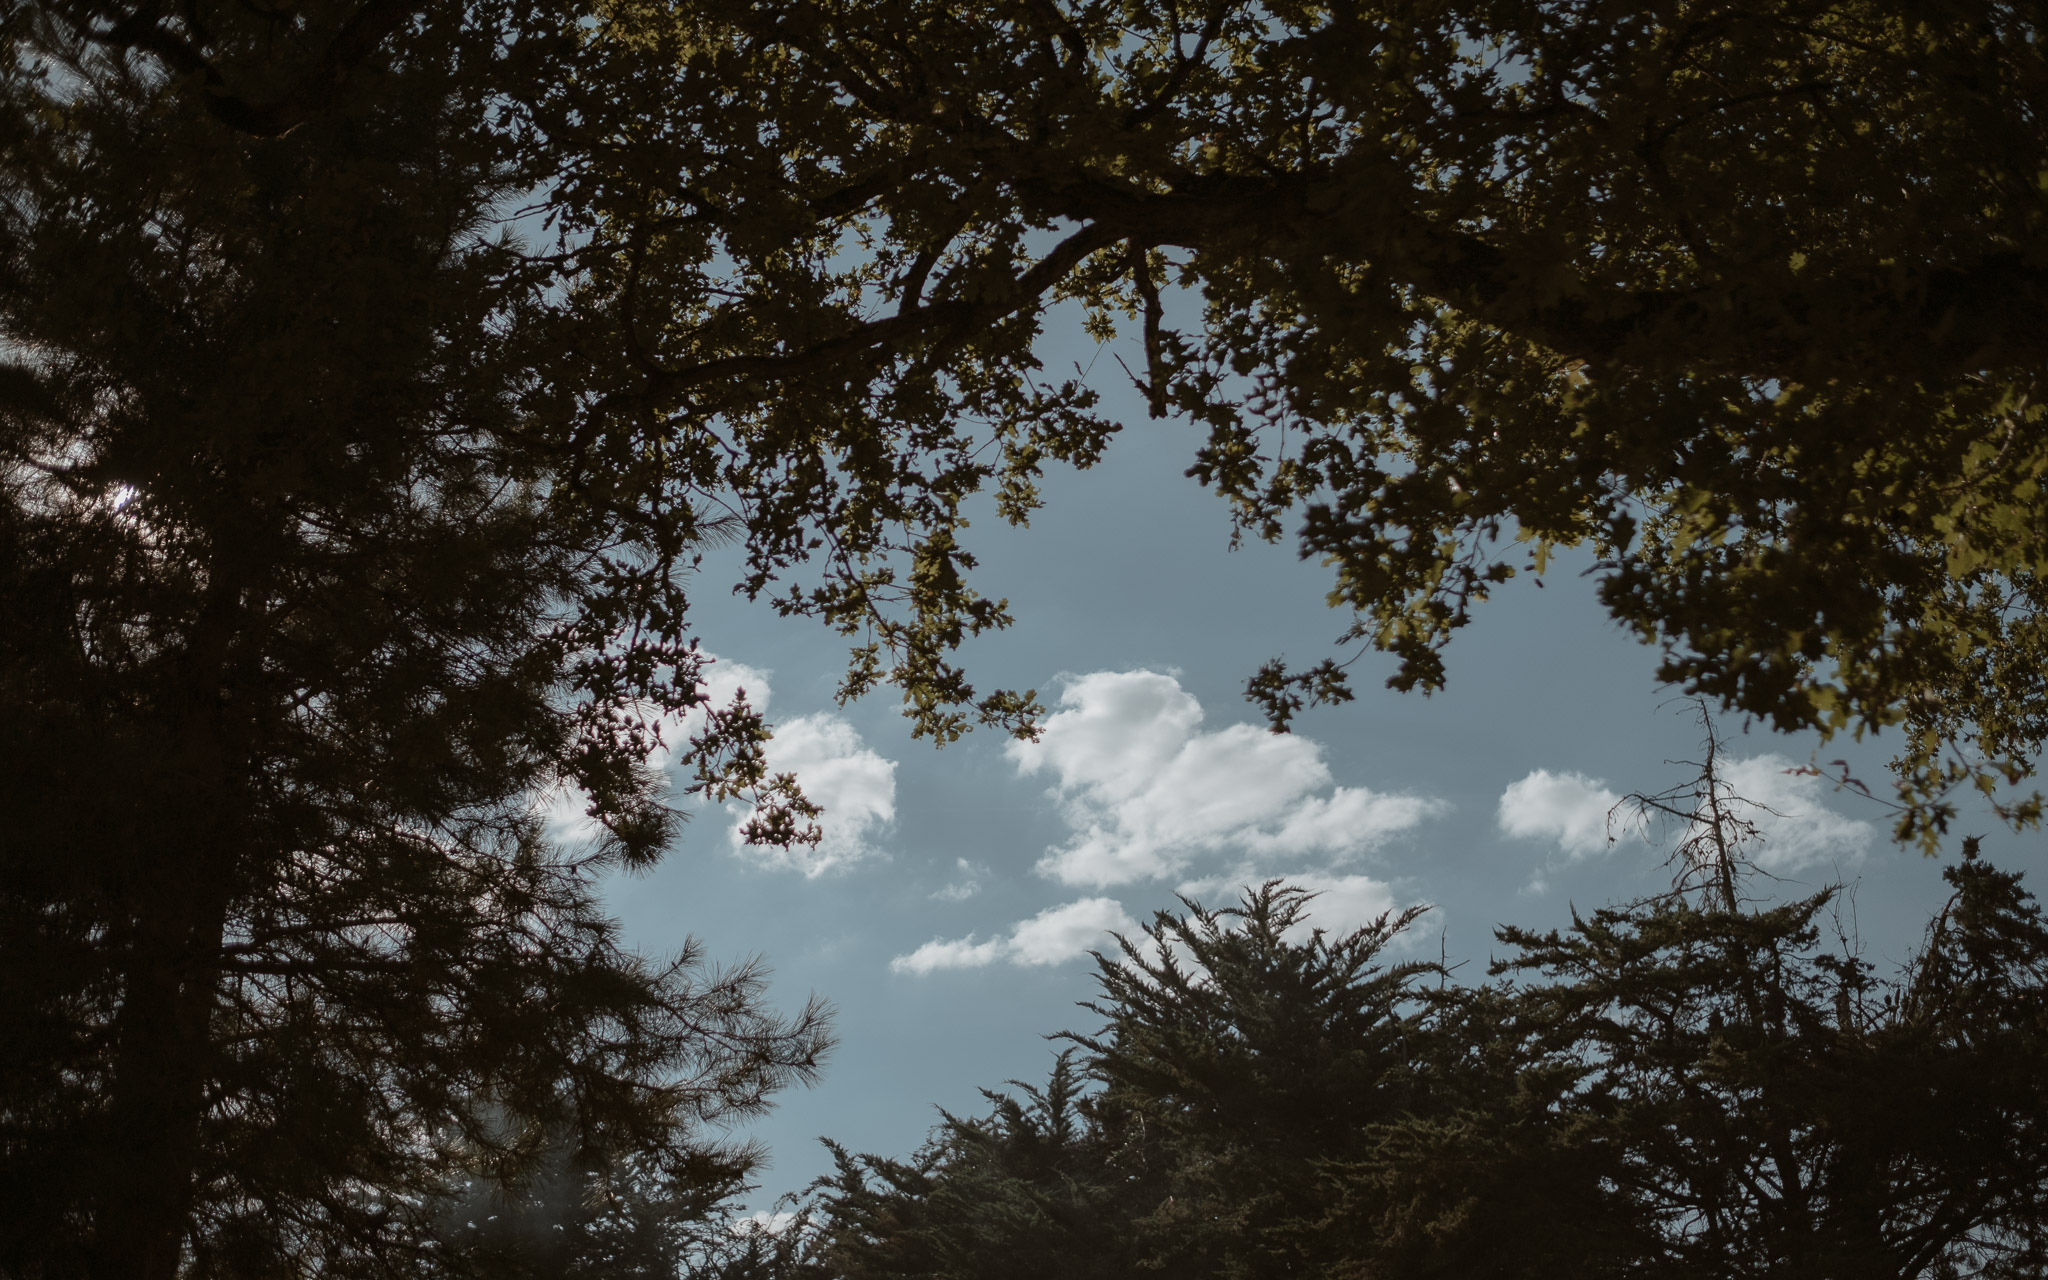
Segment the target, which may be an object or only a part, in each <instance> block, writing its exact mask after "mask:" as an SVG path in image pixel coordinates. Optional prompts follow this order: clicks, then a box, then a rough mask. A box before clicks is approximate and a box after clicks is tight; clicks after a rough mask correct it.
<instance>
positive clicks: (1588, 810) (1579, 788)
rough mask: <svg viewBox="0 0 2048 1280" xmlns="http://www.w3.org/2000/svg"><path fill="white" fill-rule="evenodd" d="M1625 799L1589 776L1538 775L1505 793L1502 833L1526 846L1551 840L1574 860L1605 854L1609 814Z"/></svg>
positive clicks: (1544, 771)
mask: <svg viewBox="0 0 2048 1280" xmlns="http://www.w3.org/2000/svg"><path fill="white" fill-rule="evenodd" d="M1619 803H1621V797H1620V796H1618V795H1616V794H1614V792H1612V791H1610V790H1608V788H1607V784H1606V783H1605V782H1604V781H1602V780H1600V779H1597V778H1589V777H1587V776H1586V775H1585V774H1583V773H1552V772H1551V771H1550V770H1548V769H1537V770H1535V771H1534V772H1532V773H1531V774H1530V775H1529V776H1528V777H1526V778H1523V779H1522V780H1521V781H1520V782H1512V783H1509V784H1508V788H1507V790H1505V791H1503V792H1501V793H1500V812H1499V822H1500V829H1501V831H1502V832H1503V833H1505V834H1507V835H1510V836H1515V837H1518V838H1520V839H1523V840H1548V841H1553V842H1555V843H1556V845H1557V847H1558V849H1559V851H1561V852H1563V853H1564V854H1566V855H1568V856H1569V857H1570V858H1571V859H1572V860H1574V861H1577V860H1578V859H1580V858H1585V857H1590V856H1591V855H1593V854H1596V853H1601V852H1604V851H1605V850H1606V848H1607V846H1608V839H1607V814H1608V811H1609V810H1611V809H1613V808H1614V806H1615V805H1617V804H1619Z"/></svg>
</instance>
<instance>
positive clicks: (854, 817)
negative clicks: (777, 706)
mask: <svg viewBox="0 0 2048 1280" xmlns="http://www.w3.org/2000/svg"><path fill="white" fill-rule="evenodd" d="M766 754H767V757H768V769H769V772H770V773H793V774H795V775H796V780H797V783H798V785H800V786H801V787H802V788H803V790H804V795H805V796H806V797H808V798H809V799H810V800H811V802H812V803H814V804H816V805H818V806H819V807H820V808H822V809H823V810H824V813H823V815H822V816H820V817H819V819H818V825H819V826H820V827H821V828H823V830H824V833H825V838H824V839H823V840H821V841H819V843H818V844H817V845H816V846H814V847H813V846H805V845H797V846H795V847H793V848H790V849H778V848H775V847H773V846H768V845H749V844H747V843H746V837H745V836H744V835H743V834H742V832H743V831H744V829H745V827H746V825H747V820H748V819H749V818H751V817H752V816H753V810H752V808H751V807H748V806H744V805H733V806H732V812H733V824H732V843H733V848H734V849H735V850H736V851H738V852H740V853H743V854H746V855H747V856H749V857H752V858H754V859H756V860H758V861H760V862H762V863H764V864H767V865H770V866H781V867H790V868H793V869H796V870H799V871H802V872H803V873H804V874H805V875H807V876H817V875H822V874H824V873H825V872H826V871H829V870H831V869H832V868H834V867H840V866H844V865H846V864H847V863H850V862H857V861H859V860H860V859H862V858H866V857H871V856H873V855H874V854H875V853H876V852H877V849H876V847H875V845H874V844H873V842H872V840H871V837H873V836H874V835H876V834H878V833H880V832H881V831H882V830H883V829H885V828H887V827H888V826H889V825H890V824H891V823H893V822H895V821H896V762H895V761H894V760H887V759H884V758H883V757H882V756H881V755H879V754H877V753H876V752H875V751H874V750H873V749H872V748H870V747H869V746H868V745H867V744H866V743H865V742H863V741H861V736H860V732H859V731H858V730H856V729H855V728H854V727H853V726H852V725H850V724H848V723H847V722H846V721H845V720H843V719H841V718H840V717H838V716H835V715H832V714H830V713H820V714H818V715H809V716H798V717H797V718H796V719H794V720H790V721H786V722H784V723H781V724H778V725H776V726H775V737H774V738H772V739H771V740H770V741H769V743H768V746H767V751H766Z"/></svg>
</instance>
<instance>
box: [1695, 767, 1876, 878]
mask: <svg viewBox="0 0 2048 1280" xmlns="http://www.w3.org/2000/svg"><path fill="white" fill-rule="evenodd" d="M1797 767H1798V766H1796V765H1795V764H1794V763H1793V762H1792V761H1790V760H1788V759H1786V758H1785V757H1784V756H1781V755H1776V754H1767V755H1760V756H1748V757H1745V758H1743V759H1739V760H1733V761H1730V762H1729V763H1728V764H1726V765H1725V766H1723V768H1722V770H1721V777H1722V779H1723V780H1724V781H1725V782H1726V783H1727V784H1728V788H1729V790H1730V791H1732V792H1733V793H1734V794H1736V795H1738V796H1741V797H1742V798H1743V799H1745V800H1748V801H1749V802H1750V803H1752V804H1756V805H1761V806H1763V807H1762V808H1761V809H1754V810H1750V811H1747V812H1746V813H1744V815H1743V816H1744V817H1745V818H1747V819H1748V820H1749V821H1751V822H1754V823H1755V824H1756V826H1757V830H1758V831H1759V832H1760V833H1761V834H1762V836H1763V843H1762V844H1761V845H1760V846H1759V847H1758V848H1757V849H1756V850H1755V851H1754V856H1755V858H1756V864H1757V865H1758V866H1759V867H1762V868H1763V869H1764V870H1766V871H1772V872H1781V873H1782V872H1792V871H1799V870H1803V869H1804V868H1807V867H1811V866H1815V865H1817V864H1821V863H1836V862H1856V861H1858V860H1860V859H1861V858H1862V857H1863V855H1864V854H1866V853H1868V852H1869V851H1870V847H1871V846H1872V845H1874V844H1876V843H1877V841H1878V839H1879V832H1878V829H1877V827H1876V825H1875V824H1874V823H1869V822H1864V821H1862V820H1861V819H1858V818H1850V817H1845V816H1844V815H1842V814H1840V813H1837V812H1835V811H1834V810H1833V809H1831V808H1829V807H1828V806H1827V804H1826V802H1825V801H1824V800H1823V799H1822V797H1823V796H1825V795H1826V794H1827V793H1828V789H1829V786H1830V784H1829V783H1828V781H1827V780H1826V779H1824V778H1817V777H1814V776H1813V775H1811V774H1807V775H1800V774H1795V773H1791V772H1789V770H1791V769H1794V768H1797Z"/></svg>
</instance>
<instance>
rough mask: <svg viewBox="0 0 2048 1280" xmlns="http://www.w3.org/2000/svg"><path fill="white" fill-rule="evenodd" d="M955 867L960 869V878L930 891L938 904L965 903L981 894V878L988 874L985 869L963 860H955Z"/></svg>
mask: <svg viewBox="0 0 2048 1280" xmlns="http://www.w3.org/2000/svg"><path fill="white" fill-rule="evenodd" d="M955 865H956V866H958V867H959V868H960V876H961V878H960V879H958V880H955V881H954V882H953V883H951V884H949V885H946V886H944V887H942V888H939V889H934V890H932V894H931V896H932V897H933V898H936V899H937V900H939V901H940V902H965V901H967V900H968V899H969V898H971V897H973V896H974V895H975V894H977V893H980V892H981V880H982V877H983V876H985V875H987V874H988V872H987V871H986V869H984V868H982V867H977V866H975V865H974V864H973V863H971V862H969V861H968V860H967V859H965V858H959V859H956V860H955Z"/></svg>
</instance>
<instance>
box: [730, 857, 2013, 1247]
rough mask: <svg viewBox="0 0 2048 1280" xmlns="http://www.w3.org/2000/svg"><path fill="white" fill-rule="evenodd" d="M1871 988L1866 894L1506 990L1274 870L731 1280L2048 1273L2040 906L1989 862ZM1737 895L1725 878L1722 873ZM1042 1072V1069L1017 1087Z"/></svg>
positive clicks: (1960, 883)
mask: <svg viewBox="0 0 2048 1280" xmlns="http://www.w3.org/2000/svg"><path fill="white" fill-rule="evenodd" d="M1946 877H1947V880H1948V883H1949V886H1950V888H1951V890H1952V895H1951V896H1950V897H1949V899H1948V901H1947V902H1946V904H1945V905H1944V906H1943V907H1942V908H1941V910H1940V911H1939V913H1938V914H1937V915H1936V916H1935V918H1934V919H1933V921H1932V923H1931V924H1930V925H1929V926H1928V930H1927V935H1926V938H1925V942H1924V946H1923V947H1922V948H1921V950H1920V951H1919V953H1918V954H1917V955H1916V956H1915V957H1914V958H1913V959H1912V960H1911V962H1910V963H1908V964H1906V965H1904V966H1903V967H1902V968H1901V969H1900V970H1899V971H1898V972H1896V973H1894V974H1890V975H1887V976H1879V975H1878V974H1876V973H1875V972H1874V971H1873V968H1872V966H1871V965H1870V964H1869V963H1867V962H1865V961H1863V960H1862V959H1860V958H1858V957H1857V956H1855V955H1854V954H1852V953H1851V952H1850V951H1849V950H1848V949H1847V948H1846V947H1845V946H1843V945H1842V944H1841V942H1840V940H1839V938H1838V936H1837V935H1836V934H1835V933H1834V928H1835V927H1836V926H1837V925H1839V923H1840V921H1839V918H1838V908H1839V906H1840V902H1841V899H1840V895H1839V893H1838V891H1837V890H1835V889H1832V888H1831V889H1827V890H1823V891H1822V892H1819V893H1815V894H1813V895H1811V896H1808V897H1804V898H1801V899H1798V900H1796V901H1791V902H1785V903H1781V904H1776V905H1756V904H1749V903H1745V902H1744V901H1743V900H1741V898H1740V897H1739V896H1735V897H1731V896H1729V895H1728V894H1727V891H1726V890H1727V886H1726V885H1725V884H1723V883H1722V882H1720V881H1718V880H1715V881H1713V882H1711V883H1707V884H1704V885H1697V886H1693V887H1691V888H1686V889H1680V890H1677V891H1674V892H1672V893H1670V894H1667V895H1663V896H1659V897H1655V898H1651V899H1648V900H1644V901H1638V902H1634V903H1630V904H1627V905H1623V906H1616V907H1609V908H1605V909H1602V910H1599V911H1596V912H1594V913H1592V914H1591V915H1586V916H1578V915H1576V914H1575V915H1574V918H1573V922H1572V925H1571V926H1570V927H1569V928H1567V929H1562V930H1555V931H1533V930H1525V929H1519V928H1504V929H1502V930H1500V931H1499V935H1498V936H1499V940H1500V942H1501V944H1502V945H1503V948H1504V951H1505V958H1503V959H1499V960H1497V961H1495V962H1494V964H1493V966H1492V968H1491V970H1490V971H1489V974H1490V977H1489V980H1485V981H1477V982H1460V981H1456V980H1454V978H1455V975H1454V974H1453V973H1451V972H1450V971H1449V970H1447V969H1446V968H1445V967H1444V966H1443V965H1442V964H1439V963H1435V962H1432V961H1429V960H1425V959H1418V958H1415V957H1416V955H1417V952H1418V951H1419V950H1420V948H1419V947H1418V946H1416V945H1415V940H1414V939H1413V938H1412V937H1410V936H1409V933H1408V930H1409V929H1410V926H1411V925H1412V924H1413V923H1414V921H1415V918H1416V915H1417V914H1418V913H1417V912H1415V911H1409V912H1406V913H1403V914H1399V915H1394V916H1391V917H1383V918H1381V919H1380V920H1379V921H1377V922H1375V923H1373V924H1371V925H1369V926H1367V927H1365V928H1362V929H1359V930H1357V931H1355V932H1352V933H1348V934H1343V935H1341V936H1336V935H1331V934H1327V933H1324V932H1322V931H1319V930H1314V929H1311V928H1309V927H1308V923H1307V912H1308V909H1309V907H1310V901H1309V895H1307V894H1305V893H1304V892H1302V891H1301V890H1299V889H1296V888H1292V887H1289V886H1286V885H1282V884H1279V883H1277V882H1274V883H1268V884H1265V885H1263V886H1260V887H1258V888H1256V889H1251V890H1248V891H1247V892H1246V894H1245V896H1244V898H1243V900H1242V901H1241V902H1239V903H1238V904H1236V905H1234V906H1230V907H1226V908H1222V909H1218V910H1210V909H1207V908H1204V907H1201V906H1199V905H1196V904H1194V903H1192V902H1190V903H1187V904H1186V909H1185V910H1184V911H1180V912H1174V913H1167V912H1161V913H1159V915H1158V916H1157V917H1156V919H1155V921H1154V922H1153V923H1152V924H1150V925H1148V926H1146V927H1145V928H1144V932H1143V935H1142V936H1139V937H1135V938H1130V939H1126V940H1124V941H1123V945H1122V946H1121V949H1120V951H1119V952H1118V953H1117V954H1113V955H1104V956H1101V957H1099V958H1098V964H1099V971H1098V973H1097V975H1096V981H1097V983H1098V984H1099V994H1098V996H1097V998H1096V999H1095V1000H1094V1001H1093V1002H1092V1003H1090V1004H1088V1005H1086V1006H1085V1007H1086V1008H1087V1009H1088V1010H1090V1011H1091V1012H1093V1013H1094V1014H1096V1015H1098V1016H1099V1017H1100V1019H1101V1025H1100V1027H1099V1028H1098V1029H1096V1030H1094V1031H1092V1032H1088V1033H1072V1032H1066V1033H1062V1034H1061V1036H1060V1037H1059V1038H1060V1039H1063V1040H1065V1041H1066V1042H1067V1043H1066V1047H1065V1049H1064V1050H1063V1051H1062V1052H1061V1053H1060V1055H1059V1057H1058V1059H1057V1061H1056V1062H1055V1064H1054V1066H1053V1069H1052V1073H1051V1076H1050V1078H1049V1079H1047V1080H1046V1082H1045V1083H1044V1084H1043V1085H1029V1084H1016V1090H1017V1091H1016V1092H1014V1093H996V1092H989V1093H987V1097H988V1099H989V1102H990V1109H989V1111H988V1112H987V1113H986V1114H983V1115H978V1116H973V1117H960V1116H953V1115H946V1116H945V1120H944V1123H943V1124H942V1125H941V1126H940V1127H939V1128H938V1130H937V1131H936V1132H935V1134H934V1135H933V1137H932V1139H931V1141H930V1143H929V1144H928V1145H927V1146H926V1147H925V1148H924V1149H923V1150H922V1151H920V1152H918V1153H917V1154H916V1155H915V1156H914V1157H913V1158H910V1159H890V1158H885V1157H880V1156H873V1155H854V1154H851V1153H849V1152H847V1151H845V1150H843V1149H841V1148H837V1147H835V1148H834V1155H835V1157H836V1159H837V1164H838V1168H837V1172H836V1173H835V1174H834V1175H833V1176H831V1177H830V1178H827V1179H824V1180H822V1181H821V1182H820V1183H819V1184H818V1185H817V1186H816V1187H815V1188H813V1193H812V1195H811V1196H810V1198H809V1199H808V1200H807V1202H806V1203H805V1204H804V1206H803V1207H802V1209H801V1211H800V1213H799V1215H798V1217H797V1219H796V1220H795V1222H794V1223H793V1224H792V1225H791V1226H790V1227H789V1228H788V1229H787V1230H785V1231H783V1232H782V1233H781V1234H780V1235H779V1236H770V1235H768V1234H766V1233H756V1234H754V1235H751V1236H749V1237H748V1238H746V1239H745V1240H744V1241H743V1242H742V1243H741V1244H740V1245H739V1246H738V1247H737V1250H736V1255H735V1256H733V1257H731V1258H729V1259H728V1260H726V1262H725V1263H724V1264H723V1265H722V1266H720V1267H717V1268H714V1272H715V1273H716V1274H718V1275H720V1276H722V1277H725V1278H726V1280H737V1278H738V1277H776V1278H777V1280H828V1278H831V1280H882V1278H883V1277H912V1276H916V1277H932V1278H933V1280H938V1278H941V1277H944V1278H949V1280H951V1278H957V1280H1003V1278H1005V1277H1017V1278H1018V1280H1024V1278H1026V1277H1033V1278H1035V1277H1045V1276H1062V1277H1076V1278H1087V1277H1102V1278H1103V1280H1109V1278H1111V1277H1127V1276H1136V1275H1145V1274H1160V1275H1168V1276H1175V1277H1191V1276H1202V1277H1209V1276H1213V1277H1247V1278H1249V1277H1283V1276H1285V1277H1308V1276H1315V1277H1333V1278H1334V1277H1356V1278H1360V1280H1363V1278H1365V1277H1401V1278H1403V1280H1407V1278H1420V1277H1435V1276H1442V1277H1472V1276H1499V1277H1509V1276H1513V1277H1530V1278H1531V1280H1533V1278H1535V1277H1573V1278H1575V1280H1584V1278H1587V1277H1602V1276H1632V1277H1648V1276H1655V1277H1674V1278H1676V1277H1700V1278H1701V1280H1705V1278H1707V1277H1713V1278H1715V1280H1729V1278H1731V1277H1766V1276H1767V1277H1771V1278H1772V1280H1795V1278H1796V1280H1806V1278H1809V1277H1811V1278H1813V1280H1820V1278H1823V1277H1827V1278H1844V1280H1846V1278H1848V1277H1859V1278H1868V1277H1901V1278H1904V1277H1947V1276H1983V1277H2015V1278H2017V1277H2022V1276H2039V1275H2041V1274H2042V1272H2043V1267H2044V1265H2048V1129H2044V1125H2048V1072H2044V1071H2043V1069H2042V1068H2043V1065H2044V1063H2048V923H2044V921H2043V919H2042V915H2041V911H2040V908H2039V906H2038V904H2037V903H2036V902H2035V901H2034V899H2033V898H2032V897H2031V896H2030V895H2029V894H2028V893H2027V892H2026V891H2025V890H2024V889H2023V888H2022V887H2021V884H2020V877H2019V876H2017V875H2014V874H2011V873H2008V872H2005V871H2001V870H1998V869H1997V868H1995V867H1993V866H1991V865H1990V864H1988V863H1986V862H1984V861H1983V860H1982V859H1980V858H1979V857H1977V856H1976V853H1975V850H1974V848H1966V852H1965V855H1964V857H1963V859H1962V860H1961V861H1960V862H1958V863H1957V864H1955V865H1953V866H1952V867H1950V868H1949V870H1948V871H1947V872H1946ZM1730 883H1732V881H1730ZM1013 1083H1015V1082H1013Z"/></svg>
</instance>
